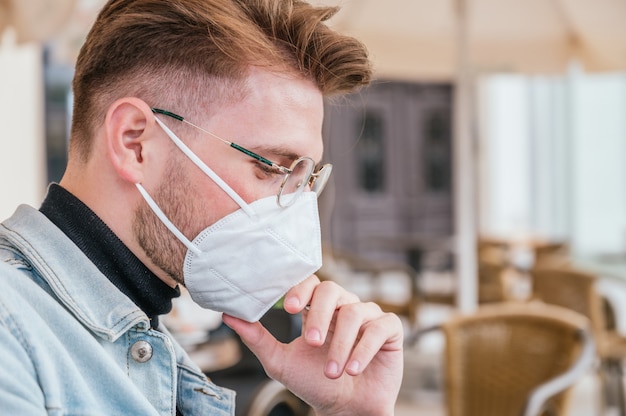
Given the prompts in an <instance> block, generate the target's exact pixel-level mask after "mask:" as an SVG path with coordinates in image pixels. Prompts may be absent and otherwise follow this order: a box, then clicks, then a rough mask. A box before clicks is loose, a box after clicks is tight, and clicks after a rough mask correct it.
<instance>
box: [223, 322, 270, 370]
mask: <svg viewBox="0 0 626 416" xmlns="http://www.w3.org/2000/svg"><path fill="white" fill-rule="evenodd" d="M222 319H223V321H224V323H225V324H226V325H228V326H229V327H230V328H231V329H232V330H233V331H235V332H236V333H237V335H239V337H240V338H241V340H242V341H243V343H244V344H246V346H247V347H248V348H250V351H252V353H253V354H254V355H256V357H257V358H258V359H259V361H261V364H263V368H265V371H266V372H267V373H268V375H270V377H271V374H270V373H272V372H273V369H274V368H275V367H274V363H276V362H277V361H279V360H280V347H281V345H282V344H281V343H280V342H278V340H277V339H276V338H274V336H273V335H272V334H271V333H270V332H269V331H268V330H267V329H265V327H264V326H263V325H262V324H261V323H260V322H247V321H243V320H241V319H239V318H235V317H234V316H231V315H227V314H223V315H222Z"/></svg>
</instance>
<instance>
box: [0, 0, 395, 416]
mask: <svg viewBox="0 0 626 416" xmlns="http://www.w3.org/2000/svg"><path fill="white" fill-rule="evenodd" d="M332 13H333V10H332V9H327V8H312V7H311V6H309V5H308V4H306V3H303V2H300V1H298V0H111V1H109V2H108V3H107V4H106V5H105V6H104V8H103V9H102V11H101V13H100V14H99V16H98V18H97V20H96V22H95V24H94V26H93V28H92V30H91V31H90V33H89V35H88V37H87V40H86V42H85V44H84V46H83V48H82V50H81V52H80V55H79V57H78V61H77V64H76V73H75V77H74V81H73V90H74V98H75V100H74V113H73V121H72V132H71V142H70V152H69V163H68V167H67V170H66V172H65V175H64V176H63V178H62V180H61V182H60V183H59V184H52V185H51V186H50V188H49V192H48V195H47V196H46V199H45V200H44V202H43V204H42V206H41V208H40V209H39V210H35V209H33V208H30V207H28V206H21V207H19V208H18V210H17V211H16V213H15V214H14V215H13V216H12V217H11V218H9V219H8V220H6V221H5V222H4V223H3V224H2V225H1V226H0V260H2V261H0V286H1V287H2V290H1V291H0V368H2V371H0V408H2V409H3V412H5V413H6V414H15V415H36V414H50V415H73V414H81V415H83V414H84V415H96V414H97V415H153V414H154V415H157V414H158V415H174V414H182V415H194V414H197V415H222V414H232V412H233V406H234V405H233V393H232V392H230V391H228V390H226V389H221V388H219V387H217V386H215V385H213V384H212V383H211V382H210V381H208V380H207V379H206V377H204V375H203V374H202V373H201V372H200V371H199V369H198V368H197V366H195V365H194V364H193V363H192V362H190V360H189V358H188V357H187V356H186V354H185V353H184V351H183V350H182V349H181V347H180V346H179V345H178V344H177V343H176V342H175V341H174V340H173V339H172V338H171V337H170V336H169V335H168V333H167V330H166V329H165V328H163V327H162V326H159V323H158V315H160V314H163V313H167V312H168V311H169V310H170V308H171V300H172V298H173V297H176V296H177V295H178V293H179V292H178V285H184V286H185V287H187V289H188V290H189V292H190V293H191V295H192V297H193V299H194V300H195V301H196V302H198V303H199V304H200V305H202V306H205V307H208V308H211V309H215V310H217V311H220V312H224V315H223V316H224V318H223V319H224V322H225V323H226V324H227V325H229V326H230V327H231V328H233V329H234V330H235V331H236V332H237V333H238V334H239V336H240V337H241V338H242V340H243V341H244V342H245V343H246V344H247V345H248V346H249V348H250V349H251V350H252V351H253V352H254V353H255V354H256V355H257V356H258V358H259V359H260V361H261V362H262V363H263V366H264V368H265V370H266V371H267V373H268V375H269V376H270V377H272V378H275V379H276V380H278V381H280V382H282V383H283V384H284V385H285V386H287V387H288V388H289V389H290V390H291V391H293V392H294V393H295V394H296V395H298V396H299V397H301V398H302V399H303V400H305V401H306V402H307V403H309V404H310V405H311V406H312V407H313V408H314V409H315V411H316V413H317V414H318V415H344V414H346V415H390V414H393V408H394V403H395V400H396V397H397V394H398V390H399V386H400V382H401V378H402V326H401V324H400V321H399V319H398V318H397V317H396V316H395V315H391V314H385V313H383V312H382V311H381V310H380V308H379V307H378V306H376V305H375V304H372V303H361V302H359V299H358V298H357V297H356V296H355V295H353V294H351V293H349V292H346V291H345V290H343V289H342V288H340V287H339V286H337V285H336V284H333V283H330V282H324V283H320V281H319V279H317V278H316V277H315V275H314V274H313V273H314V272H315V271H316V270H317V269H318V268H319V267H320V265H321V248H320V244H321V243H320V235H319V218H318V213H317V202H316V201H317V199H316V195H317V194H318V193H319V192H321V190H322V189H323V186H324V183H325V181H326V179H327V178H328V174H329V173H330V168H331V167H330V166H329V165H326V166H320V160H321V158H322V150H323V149H322V138H321V127H322V118H323V97H324V96H330V95H334V94H339V93H345V92H349V91H353V90H355V89H356V88H358V87H360V86H362V85H365V84H367V83H368V82H369V79H370V67H369V63H368V60H367V55H366V52H365V50H364V48H363V47H362V45H361V44H360V43H359V42H357V41H355V40H354V39H352V38H349V37H345V36H342V35H339V34H337V33H334V32H333V31H331V30H330V29H328V28H327V27H326V26H325V25H324V23H323V22H324V20H326V19H327V18H328V17H330V15H331V14H332ZM283 295H285V298H284V308H285V309H286V310H287V312H289V313H302V314H303V331H302V336H301V337H299V338H297V339H296V340H294V341H293V342H291V343H290V344H281V343H279V342H278V341H277V340H276V339H274V338H273V337H272V336H271V335H270V334H269V333H268V332H267V331H266V330H265V329H264V328H263V327H262V325H261V324H260V323H259V322H258V320H259V318H260V317H261V316H262V315H263V313H264V312H266V311H267V310H268V308H270V307H271V306H272V305H273V304H274V303H275V302H276V301H277V300H278V299H279V298H281V297H282V296H283Z"/></svg>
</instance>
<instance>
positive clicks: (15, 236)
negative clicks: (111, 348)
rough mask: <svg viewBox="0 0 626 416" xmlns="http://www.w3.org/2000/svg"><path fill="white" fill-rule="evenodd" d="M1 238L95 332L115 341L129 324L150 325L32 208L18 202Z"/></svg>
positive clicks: (2, 228)
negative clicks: (13, 248) (15, 250)
mask: <svg viewBox="0 0 626 416" xmlns="http://www.w3.org/2000/svg"><path fill="white" fill-rule="evenodd" d="M0 239H4V240H6V241H7V242H8V243H9V244H10V245H11V246H13V247H15V248H16V249H17V250H18V251H19V253H20V254H21V255H22V256H23V257H24V259H25V260H26V261H27V262H28V263H29V264H30V266H31V267H32V268H33V269H34V270H35V271H36V272H37V274H38V275H40V276H41V278H42V279H43V280H45V282H46V283H47V284H48V285H49V286H50V289H51V290H52V291H53V292H54V294H55V295H56V296H57V297H58V299H59V301H60V302H61V303H62V304H63V305H64V306H65V307H66V308H68V310H70V311H71V312H72V313H73V314H74V315H75V316H76V318H77V319H78V320H79V321H80V322H82V323H83V325H85V326H86V327H87V328H89V329H90V330H91V331H92V332H94V333H95V334H96V335H98V336H99V337H102V338H105V339H107V340H109V341H111V342H114V341H115V340H117V339H118V338H119V337H120V336H121V335H122V334H123V333H124V332H126V331H127V330H128V329H130V328H131V327H133V326H136V327H137V328H138V329H140V330H147V329H149V328H150V321H149V319H148V317H147V316H146V314H145V313H144V312H142V311H141V309H139V307H137V306H136V305H135V304H134V303H133V302H132V301H131V300H130V299H129V298H128V297H127V296H126V295H124V294H123V293H122V292H120V291H119V290H118V289H117V288H116V287H115V285H113V284H112V283H111V282H110V281H109V279H108V278H107V277H106V276H105V275H103V274H102V273H101V272H100V271H99V270H98V268H97V267H96V266H94V264H93V263H92V262H91V261H90V260H89V259H88V258H87V257H86V256H85V255H84V254H83V252H82V251H81V250H80V249H79V248H78V247H77V246H76V245H75V244H74V243H73V242H72V241H71V240H70V239H69V238H68V237H67V236H66V235H65V234H64V233H63V232H62V231H61V230H59V229H58V228H57V227H56V226H55V225H54V224H53V223H51V222H50V221H49V220H48V219H47V218H46V216H44V215H43V214H42V213H41V212H39V211H37V210H36V209H34V208H32V207H30V206H27V205H21V206H19V207H18V209H17V211H16V212H15V213H14V214H13V216H12V217H10V218H9V219H7V220H6V221H4V222H3V223H2V224H0Z"/></svg>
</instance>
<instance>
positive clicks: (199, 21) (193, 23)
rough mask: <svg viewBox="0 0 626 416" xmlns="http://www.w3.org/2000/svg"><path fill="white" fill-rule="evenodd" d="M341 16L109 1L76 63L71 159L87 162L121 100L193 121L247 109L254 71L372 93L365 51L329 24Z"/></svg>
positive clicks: (276, 3) (204, 2) (327, 90)
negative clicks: (233, 104)
mask: <svg viewBox="0 0 626 416" xmlns="http://www.w3.org/2000/svg"><path fill="white" fill-rule="evenodd" d="M336 11H337V9H336V8H328V7H319V8H315V7H312V6H311V5H309V4H308V3H305V2H303V1H300V0H110V1H109V2H108V3H107V4H106V5H105V6H104V8H103V9H102V10H101V12H100V14H99V15H98V18H97V20H96V22H95V23H94V25H93V27H92V28H91V31H90V32H89V34H88V36H87V40H86V41H85V44H84V45H83V47H82V49H81V51H80V54H79V56H78V61H77V64H76V72H75V75H74V81H73V91H74V113H73V121H72V143H71V146H70V150H71V151H73V152H77V156H78V157H80V158H81V159H82V160H87V158H88V155H89V152H90V149H91V137H92V136H93V132H94V131H95V129H96V127H97V126H98V125H99V124H100V123H102V122H103V120H104V117H105V113H106V110H107V108H108V106H109V105H110V104H111V103H112V102H113V101H114V100H116V99H118V98H121V97H124V96H131V95H132V96H137V97H140V98H142V99H144V100H145V101H146V102H148V103H149V104H150V105H159V106H162V107H164V108H168V109H171V110H172V111H180V112H181V113H184V114H185V115H186V116H187V117H192V116H193V115H195V114H196V113H197V112H198V111H199V109H200V108H201V107H203V106H204V107H206V106H207V105H208V104H209V103H215V102H218V101H220V100H222V101H225V100H236V99H241V97H242V94H245V78H246V74H247V70H248V68H249V67H250V66H263V67H267V68H270V69H271V70H276V71H283V72H287V73H293V74H296V75H298V76H303V77H306V78H308V79H311V80H312V81H313V82H315V83H316V85H317V86H318V87H319V89H320V91H321V92H322V94H324V95H325V96H329V95H335V94H339V93H347V92H351V91H353V90H355V89H357V88H358V87H360V86H362V85H366V84H367V83H369V81H370V77H371V68H370V63H369V61H368V58H367V52H366V50H365V48H364V46H363V45H362V44H361V43H360V42H358V41H357V40H355V39H354V38H351V37H349V36H344V35H341V34H338V33H336V32H334V31H332V30H331V29H329V28H328V27H327V26H326V24H325V23H324V22H325V21H326V20H327V19H328V18H330V17H331V16H332V15H333V14H334V13H335V12H336ZM194 110H195V112H194Z"/></svg>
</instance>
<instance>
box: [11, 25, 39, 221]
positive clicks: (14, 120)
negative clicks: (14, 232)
mask: <svg viewBox="0 0 626 416" xmlns="http://www.w3.org/2000/svg"><path fill="white" fill-rule="evenodd" d="M41 59H42V54H41V47H40V46H39V45H38V44H27V45H20V46H17V45H16V44H15V42H14V36H13V33H12V32H10V31H7V32H5V34H4V36H2V38H1V39H0V178H2V179H1V180H0V192H1V193H0V218H2V219H4V218H6V217H8V216H9V215H11V214H12V213H13V211H14V210H15V208H16V207H17V205H19V204H21V203H27V204H30V205H33V206H35V207H38V206H39V204H40V202H41V199H42V197H43V194H44V192H45V186H46V184H45V182H46V179H45V155H44V149H45V146H44V126H43V91H44V88H43V75H42V64H41Z"/></svg>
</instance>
